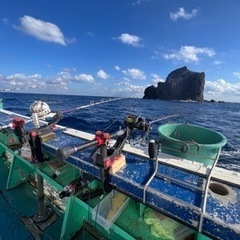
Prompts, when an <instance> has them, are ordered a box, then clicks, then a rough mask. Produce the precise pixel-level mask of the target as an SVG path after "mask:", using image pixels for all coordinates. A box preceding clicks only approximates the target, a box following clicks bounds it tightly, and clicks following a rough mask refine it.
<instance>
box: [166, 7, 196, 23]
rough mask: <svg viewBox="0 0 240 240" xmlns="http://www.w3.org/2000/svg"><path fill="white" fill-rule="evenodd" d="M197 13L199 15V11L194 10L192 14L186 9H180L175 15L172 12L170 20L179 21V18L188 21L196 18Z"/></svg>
mask: <svg viewBox="0 0 240 240" xmlns="http://www.w3.org/2000/svg"><path fill="white" fill-rule="evenodd" d="M197 13H198V10H197V9H193V10H192V12H191V13H188V12H187V11H186V10H185V9H184V8H179V9H178V11H177V12H174V13H172V12H170V18H171V19H172V20H173V21H177V20H178V19H179V18H182V19H186V20H188V19H191V18H193V17H195V16H196V15H197Z"/></svg>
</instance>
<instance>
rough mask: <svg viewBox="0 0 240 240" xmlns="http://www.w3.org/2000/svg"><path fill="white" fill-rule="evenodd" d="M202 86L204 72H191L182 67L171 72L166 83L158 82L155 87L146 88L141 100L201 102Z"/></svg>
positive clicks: (203, 83) (202, 98)
mask: <svg viewBox="0 0 240 240" xmlns="http://www.w3.org/2000/svg"><path fill="white" fill-rule="evenodd" d="M204 85H205V73H204V72H201V73H200V72H192V71H190V70H188V69H187V67H182V68H179V69H176V70H174V71H172V72H171V73H170V74H169V75H168V76H167V78H166V81H165V82H159V83H158V86H157V87H155V86H150V87H147V88H146V89H145V91H144V97H143V98H144V99H160V100H185V101H197V102H202V101H203V100H204V96H203V92H204Z"/></svg>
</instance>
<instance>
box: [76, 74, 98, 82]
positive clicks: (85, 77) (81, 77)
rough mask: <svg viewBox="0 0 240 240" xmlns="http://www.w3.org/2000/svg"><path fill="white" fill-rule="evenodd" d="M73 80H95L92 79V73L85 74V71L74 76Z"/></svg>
mask: <svg viewBox="0 0 240 240" xmlns="http://www.w3.org/2000/svg"><path fill="white" fill-rule="evenodd" d="M74 80H76V81H83V82H89V83H92V82H95V80H94V78H93V76H92V75H90V74H85V73H82V74H79V75H77V76H74Z"/></svg>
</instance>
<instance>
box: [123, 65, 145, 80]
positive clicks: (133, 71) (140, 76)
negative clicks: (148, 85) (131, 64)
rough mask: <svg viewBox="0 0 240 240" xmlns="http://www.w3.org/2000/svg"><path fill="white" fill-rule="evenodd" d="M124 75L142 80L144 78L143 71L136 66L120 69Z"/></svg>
mask: <svg viewBox="0 0 240 240" xmlns="http://www.w3.org/2000/svg"><path fill="white" fill-rule="evenodd" d="M122 72H123V73H124V74H125V75H127V76H129V77H131V78H133V79H140V80H144V79H146V76H145V73H144V72H143V71H141V70H139V69H136V68H131V69H128V70H124V71H122Z"/></svg>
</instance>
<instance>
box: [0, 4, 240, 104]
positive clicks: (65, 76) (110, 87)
mask: <svg viewBox="0 0 240 240" xmlns="http://www.w3.org/2000/svg"><path fill="white" fill-rule="evenodd" d="M239 12H240V2H239V0H211V1H209V0H201V1H200V0H195V1H193V0H172V1H167V0H102V1H100V0H71V1H64V0H58V1H57V0H55V1H53V0H52V1H49V0H41V1H40V0H34V1H33V0H28V1H27V0H15V1H13V0H5V1H3V0H0V82H1V87H0V89H1V90H2V89H17V91H18V92H32V93H35V92H37V93H55V94H79V95H92V96H119V97H140V98H142V97H143V95H144V90H145V88H146V87H147V86H151V85H156V84H157V83H158V82H159V81H165V80H166V77H167V75H168V74H169V73H170V72H171V71H173V70H175V69H177V68H180V67H183V66H187V68H188V69H189V70H191V71H196V72H205V80H206V84H205V90H204V96H205V99H208V100H210V99H215V100H224V101H232V102H240V33H239V27H238V26H239V21H240V14H239ZM18 89H19V90H18Z"/></svg>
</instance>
